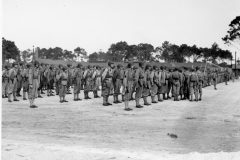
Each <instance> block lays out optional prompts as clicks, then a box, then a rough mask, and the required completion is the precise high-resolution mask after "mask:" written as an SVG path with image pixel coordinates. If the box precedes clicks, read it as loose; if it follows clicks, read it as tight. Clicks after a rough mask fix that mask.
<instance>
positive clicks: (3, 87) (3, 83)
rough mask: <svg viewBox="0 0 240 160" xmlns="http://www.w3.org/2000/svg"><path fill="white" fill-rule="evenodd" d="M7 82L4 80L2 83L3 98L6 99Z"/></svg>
mask: <svg viewBox="0 0 240 160" xmlns="http://www.w3.org/2000/svg"><path fill="white" fill-rule="evenodd" d="M6 85H7V82H5V81H4V80H3V82H2V98H5V94H6V93H5V89H6Z"/></svg>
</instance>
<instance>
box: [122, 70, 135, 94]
mask: <svg viewBox="0 0 240 160" xmlns="http://www.w3.org/2000/svg"><path fill="white" fill-rule="evenodd" d="M133 72H134V71H133V69H131V68H128V69H126V70H125V73H124V79H123V86H124V87H126V91H127V93H128V92H129V91H130V90H131V89H132V88H129V87H133V86H130V85H129V82H133Z"/></svg>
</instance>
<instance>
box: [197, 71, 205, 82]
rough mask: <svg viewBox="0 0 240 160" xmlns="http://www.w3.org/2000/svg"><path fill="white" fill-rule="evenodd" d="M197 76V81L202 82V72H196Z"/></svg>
mask: <svg viewBox="0 0 240 160" xmlns="http://www.w3.org/2000/svg"><path fill="white" fill-rule="evenodd" d="M197 76H198V79H199V80H200V81H203V79H204V75H203V73H202V72H198V73H197Z"/></svg>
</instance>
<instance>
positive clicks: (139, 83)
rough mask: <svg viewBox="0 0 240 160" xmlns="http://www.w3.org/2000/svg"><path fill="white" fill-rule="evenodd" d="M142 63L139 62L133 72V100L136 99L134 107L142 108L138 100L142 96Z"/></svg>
mask: <svg viewBox="0 0 240 160" xmlns="http://www.w3.org/2000/svg"><path fill="white" fill-rule="evenodd" d="M143 68H144V63H143V62H140V63H139V68H138V69H137V70H136V73H135V84H136V94H135V101H136V108H143V106H141V105H140V103H139V101H140V99H141V98H142V92H143V83H144V70H143Z"/></svg>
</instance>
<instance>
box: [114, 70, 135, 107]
mask: <svg viewBox="0 0 240 160" xmlns="http://www.w3.org/2000/svg"><path fill="white" fill-rule="evenodd" d="M121 67H122V66H121V65H118V66H117V69H116V70H115V71H114V72H113V87H114V94H113V98H114V101H113V103H121V102H120V101H119V100H118V95H120V94H121V91H120V89H121V86H122V81H123V79H122V77H121ZM131 93H132V92H131ZM131 93H130V94H131Z"/></svg>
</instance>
